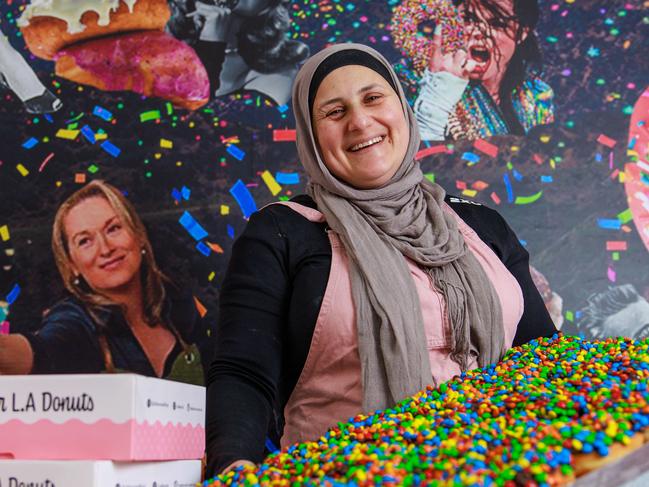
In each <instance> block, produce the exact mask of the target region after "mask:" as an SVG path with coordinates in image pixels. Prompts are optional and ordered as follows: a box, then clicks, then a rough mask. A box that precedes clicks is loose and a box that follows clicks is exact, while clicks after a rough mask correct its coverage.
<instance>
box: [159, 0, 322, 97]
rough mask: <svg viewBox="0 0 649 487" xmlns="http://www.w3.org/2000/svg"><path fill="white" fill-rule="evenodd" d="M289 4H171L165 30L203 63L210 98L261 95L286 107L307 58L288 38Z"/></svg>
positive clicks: (279, 0)
mask: <svg viewBox="0 0 649 487" xmlns="http://www.w3.org/2000/svg"><path fill="white" fill-rule="evenodd" d="M290 3H291V2H290V0H226V1H204V2H201V1H195V0H170V7H171V10H172V15H171V20H170V21H169V24H168V25H167V28H168V30H169V32H170V33H171V34H173V35H174V36H175V37H176V38H177V39H180V40H182V41H185V42H187V43H188V44H189V45H191V46H192V47H193V48H194V49H195V50H196V53H197V54H198V57H199V58H200V59H201V61H202V62H203V64H204V65H205V68H206V70H207V74H208V77H209V83H210V93H211V96H212V97H218V96H224V95H229V94H231V93H234V92H237V91H239V90H247V91H257V92H259V93H261V94H263V95H265V96H266V97H268V98H270V99H271V100H273V101H274V102H275V103H276V104H277V105H284V104H286V103H287V102H288V100H289V98H290V91H291V86H292V84H293V78H294V77H295V74H296V73H297V68H298V65H299V64H300V63H301V62H302V61H304V60H305V59H306V58H307V57H308V56H309V48H308V46H307V45H306V44H304V43H303V42H301V41H297V40H292V39H288V38H287V33H288V30H289V28H290V27H291V19H290V17H289V6H290Z"/></svg>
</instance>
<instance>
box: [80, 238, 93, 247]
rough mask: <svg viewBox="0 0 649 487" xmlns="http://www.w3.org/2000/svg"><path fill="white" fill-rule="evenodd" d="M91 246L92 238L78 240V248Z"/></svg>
mask: <svg viewBox="0 0 649 487" xmlns="http://www.w3.org/2000/svg"><path fill="white" fill-rule="evenodd" d="M88 245H90V238H89V237H82V238H80V239H78V240H77V247H86V246H88Z"/></svg>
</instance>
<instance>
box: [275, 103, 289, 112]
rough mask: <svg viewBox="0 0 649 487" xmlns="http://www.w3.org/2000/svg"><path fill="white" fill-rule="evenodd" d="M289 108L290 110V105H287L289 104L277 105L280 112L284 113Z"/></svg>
mask: <svg viewBox="0 0 649 487" xmlns="http://www.w3.org/2000/svg"><path fill="white" fill-rule="evenodd" d="M287 110H288V105H287V104H284V105H280V106H278V107H277V111H278V112H279V113H284V112H285V111H287Z"/></svg>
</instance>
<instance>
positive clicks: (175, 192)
mask: <svg viewBox="0 0 649 487" xmlns="http://www.w3.org/2000/svg"><path fill="white" fill-rule="evenodd" d="M171 196H173V198H174V199H175V200H176V201H178V202H180V199H181V198H182V195H181V194H180V191H178V189H176V188H174V189H172V190H171Z"/></svg>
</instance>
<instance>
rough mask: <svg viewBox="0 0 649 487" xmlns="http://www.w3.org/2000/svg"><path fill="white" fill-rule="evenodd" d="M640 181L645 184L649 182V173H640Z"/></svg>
mask: <svg viewBox="0 0 649 487" xmlns="http://www.w3.org/2000/svg"><path fill="white" fill-rule="evenodd" d="M640 181H642V182H643V183H645V184H649V175H647V174H645V173H642V175H641V176H640Z"/></svg>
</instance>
